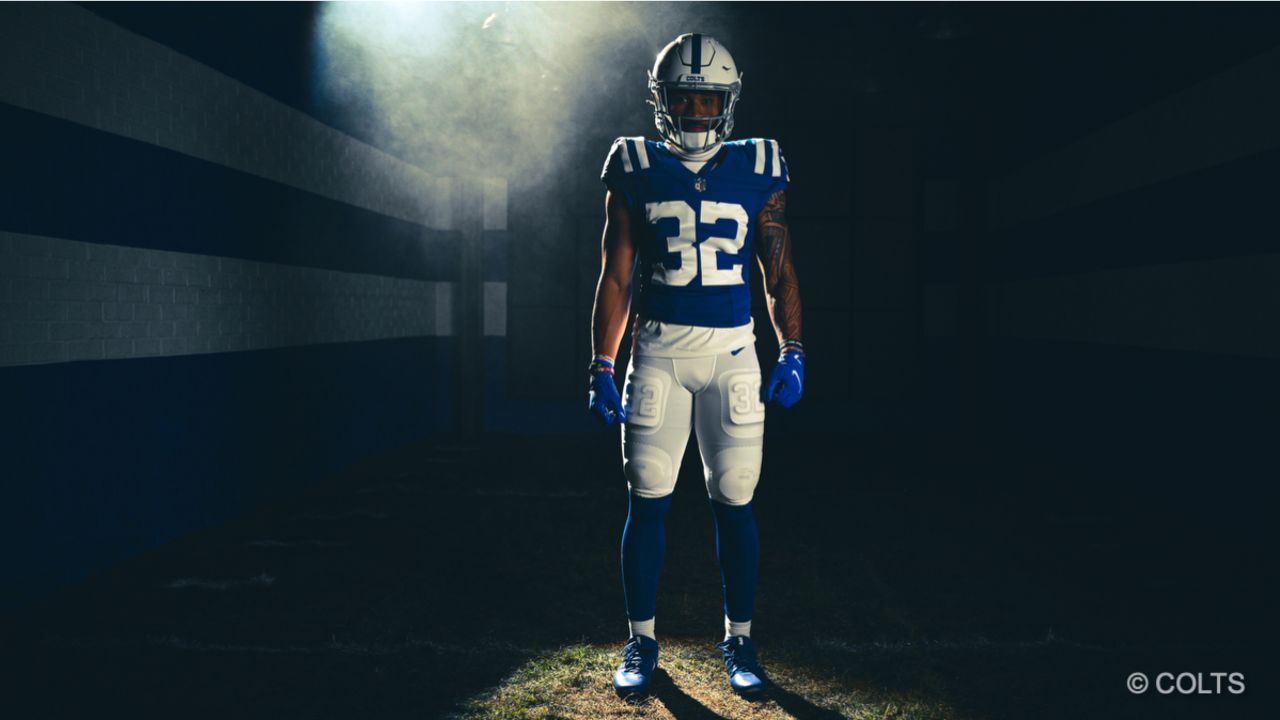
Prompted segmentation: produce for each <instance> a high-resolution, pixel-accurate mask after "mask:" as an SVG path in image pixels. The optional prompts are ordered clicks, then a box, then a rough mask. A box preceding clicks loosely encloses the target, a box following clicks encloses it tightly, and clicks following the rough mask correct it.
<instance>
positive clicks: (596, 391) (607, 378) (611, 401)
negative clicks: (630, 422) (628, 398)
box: [587, 372, 627, 425]
mask: <svg viewBox="0 0 1280 720" xmlns="http://www.w3.org/2000/svg"><path fill="white" fill-rule="evenodd" d="M587 407H588V408H589V409H590V410H591V411H592V412H594V413H595V414H596V416H597V417H599V418H600V420H602V421H603V422H604V424H605V425H613V424H614V423H624V422H626V421H627V413H626V411H625V410H624V409H623V408H622V398H620V397H618V386H617V385H615V384H614V382H613V373H609V372H594V373H592V374H591V391H590V392H589V393H588V394H587Z"/></svg>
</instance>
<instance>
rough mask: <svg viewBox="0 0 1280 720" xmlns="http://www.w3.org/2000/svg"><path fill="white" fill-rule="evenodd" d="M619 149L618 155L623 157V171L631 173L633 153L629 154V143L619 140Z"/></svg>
mask: <svg viewBox="0 0 1280 720" xmlns="http://www.w3.org/2000/svg"><path fill="white" fill-rule="evenodd" d="M617 148H618V153H619V154H621V155H622V170H623V171H624V172H631V153H629V152H627V141H626V140H623V139H619V140H618V145H617Z"/></svg>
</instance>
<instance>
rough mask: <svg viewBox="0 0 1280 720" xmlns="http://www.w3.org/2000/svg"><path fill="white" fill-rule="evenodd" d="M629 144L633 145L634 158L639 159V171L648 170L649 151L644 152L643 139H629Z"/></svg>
mask: <svg viewBox="0 0 1280 720" xmlns="http://www.w3.org/2000/svg"><path fill="white" fill-rule="evenodd" d="M631 142H632V143H633V144H634V145H635V148H636V157H637V158H639V159H640V169H641V170H648V169H649V151H648V150H646V149H645V147H644V138H642V137H638V138H631Z"/></svg>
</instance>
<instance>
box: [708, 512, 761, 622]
mask: <svg viewBox="0 0 1280 720" xmlns="http://www.w3.org/2000/svg"><path fill="white" fill-rule="evenodd" d="M711 512H712V514H713V515H714V516H715V519H716V557H717V558H719V559H720V576H721V578H723V580H724V614H725V616H726V617H728V618H729V619H730V620H732V621H733V622H739V623H741V622H748V621H749V620H751V617H752V616H753V615H754V614H755V608H756V581H757V580H758V579H759V577H760V535H759V534H758V533H757V531H756V516H755V513H754V512H752V510H751V503H747V504H746V505H725V504H724V503H721V502H716V501H715V500H712V501H711Z"/></svg>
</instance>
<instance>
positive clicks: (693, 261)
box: [601, 137, 788, 327]
mask: <svg viewBox="0 0 1280 720" xmlns="http://www.w3.org/2000/svg"><path fill="white" fill-rule="evenodd" d="M601 177H602V179H603V180H604V183H605V185H606V186H607V187H608V188H609V189H610V190H611V191H613V192H614V193H620V194H621V195H622V196H623V197H624V198H626V202H627V205H628V207H629V208H630V210H631V217H632V218H633V220H634V227H633V229H632V234H633V236H634V237H635V241H636V245H637V248H638V252H639V260H638V262H639V278H638V283H637V285H636V288H635V297H634V305H635V307H636V310H637V312H639V313H640V316H641V317H643V318H645V319H651V320H660V321H663V322H670V323H679V324H681V325H698V326H702V327H739V326H742V325H746V324H747V323H748V322H750V321H751V291H750V289H749V288H748V286H747V278H748V277H750V272H749V271H750V267H751V263H752V262H754V256H753V255H752V241H753V240H754V239H755V234H756V217H757V216H758V215H759V214H760V210H761V208H763V207H764V206H765V203H767V202H768V200H769V197H770V196H771V195H773V193H775V192H778V191H779V190H782V189H784V188H786V186H787V181H788V177H787V164H786V161H785V160H783V158H782V152H781V151H780V150H779V149H778V143H777V141H776V140H762V139H749V140H734V141H731V142H726V143H724V145H723V146H722V147H721V149H720V152H718V153H717V154H716V155H715V156H714V157H712V158H711V159H710V160H708V161H707V162H706V164H705V165H703V166H702V169H701V170H700V171H698V172H696V173H695V172H693V171H691V170H689V168H687V167H685V166H684V165H683V164H681V162H680V159H679V158H678V157H676V156H675V155H673V154H672V153H671V152H670V151H668V150H667V149H666V147H665V146H663V144H662V143H659V142H654V141H652V140H645V139H644V138H639V137H636V138H618V139H617V140H616V141H615V142H614V143H613V148H612V149H611V150H610V151H609V158H608V160H606V161H605V165H604V174H603V175H602V176H601Z"/></svg>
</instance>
